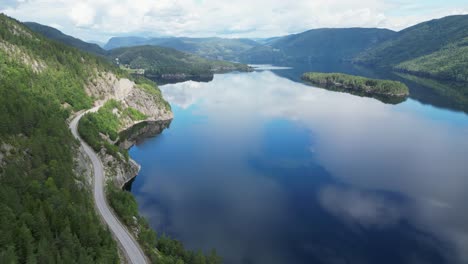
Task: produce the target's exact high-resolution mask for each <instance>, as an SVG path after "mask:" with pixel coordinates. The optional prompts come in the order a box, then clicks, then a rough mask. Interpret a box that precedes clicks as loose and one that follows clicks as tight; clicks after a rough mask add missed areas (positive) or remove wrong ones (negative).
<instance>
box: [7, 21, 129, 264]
mask: <svg viewBox="0 0 468 264" xmlns="http://www.w3.org/2000/svg"><path fill="white" fill-rule="evenodd" d="M114 70H115V68H114V67H112V65H110V64H108V63H107V62H105V61H103V60H102V59H101V58H97V57H95V56H92V55H91V54H89V53H84V52H80V51H78V50H77V49H75V48H71V47H67V46H65V45H63V44H61V43H58V42H55V41H50V40H48V39H46V38H44V37H43V36H41V35H39V34H36V33H35V32H33V31H31V30H30V29H29V28H28V27H26V26H24V25H23V24H22V23H20V22H18V21H16V20H14V19H11V18H9V17H7V16H5V15H3V14H0V93H1V95H2V96H0V120H2V122H1V125H0V233H1V234H2V242H1V243H0V244H1V247H0V262H1V263H73V262H81V263H117V262H119V259H120V258H119V254H118V251H117V246H116V243H115V242H114V240H113V239H112V236H111V234H110V232H109V231H108V230H107V229H105V228H104V226H102V225H101V224H100V223H101V222H100V218H99V217H98V216H97V215H96V213H95V211H94V205H93V202H92V200H91V197H92V196H91V193H90V190H89V188H88V187H87V186H88V180H89V179H88V176H87V175H86V174H85V173H82V172H79V171H77V170H76V169H77V168H79V165H78V164H80V162H81V161H80V158H79V157H78V156H76V155H75V154H76V153H77V152H78V151H77V149H78V148H77V145H76V142H75V139H74V138H73V136H72V134H71V133H70V131H69V129H68V126H67V123H66V120H67V118H68V117H69V116H70V115H71V113H72V112H76V111H79V110H81V109H85V108H89V107H91V106H92V105H93V99H92V98H91V97H90V96H88V95H87V94H86V92H85V88H84V87H85V85H86V84H87V83H88V81H89V80H91V79H92V77H93V76H94V74H95V73H96V71H106V72H113V71H114ZM117 70H118V69H117Z"/></svg>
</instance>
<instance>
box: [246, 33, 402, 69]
mask: <svg viewBox="0 0 468 264" xmlns="http://www.w3.org/2000/svg"><path fill="white" fill-rule="evenodd" d="M394 34H395V32H393V31H391V30H388V29H377V28H322V29H312V30H309V31H306V32H303V33H299V34H293V35H288V36H285V37H281V38H276V39H273V40H271V41H269V42H268V43H267V44H265V45H263V46H260V47H255V48H252V49H251V50H248V51H246V52H244V53H242V54H241V55H240V56H239V58H240V61H242V62H255V63H271V62H279V61H283V62H288V61H301V62H320V61H330V60H331V61H345V60H350V59H352V58H353V57H354V56H356V55H357V54H359V53H360V52H362V51H364V50H366V49H368V48H369V47H371V46H373V45H376V44H378V43H380V42H382V41H385V40H387V39H389V38H391V37H392V36H393V35H394Z"/></svg>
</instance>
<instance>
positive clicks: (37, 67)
mask: <svg viewBox="0 0 468 264" xmlns="http://www.w3.org/2000/svg"><path fill="white" fill-rule="evenodd" d="M27 33H28V32H27ZM0 49H1V50H3V51H5V52H6V53H7V54H9V55H10V56H9V57H10V58H13V59H14V60H16V61H17V62H19V63H22V64H24V65H27V66H29V67H31V69H32V70H33V72H34V73H40V72H42V71H43V70H44V69H46V68H47V65H46V63H45V62H43V61H42V60H40V59H37V58H34V57H33V56H31V55H29V54H27V53H26V52H24V51H23V50H22V49H20V48H19V47H18V46H16V45H12V44H11V43H8V42H4V41H1V40H0Z"/></svg>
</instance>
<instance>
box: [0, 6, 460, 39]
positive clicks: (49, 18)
mask: <svg viewBox="0 0 468 264" xmlns="http://www.w3.org/2000/svg"><path fill="white" fill-rule="evenodd" d="M0 2H1V3H0V11H3V12H5V13H7V14H8V15H11V16H13V17H15V18H17V19H20V20H28V21H36V22H39V23H43V24H59V25H62V26H64V31H65V32H66V33H69V34H74V35H77V36H78V37H82V38H85V39H89V38H92V39H97V38H100V39H103V38H105V37H109V36H113V35H121V34H127V35H128V34H135V33H143V32H150V33H152V34H159V35H174V36H215V35H216V36H229V37H239V36H245V37H269V36H277V35H283V34H289V33H296V32H300V31H304V30H307V29H311V28H319V27H355V26H356V27H387V28H391V29H401V28H403V27H406V26H408V25H412V24H415V23H417V22H421V21H424V20H427V19H430V18H435V17H441V16H445V15H449V14H454V13H457V14H458V13H468V3H462V2H459V1H458V0H451V1H446V4H445V5H444V6H443V7H441V6H440V5H438V6H434V5H430V4H425V5H421V3H422V2H421V1H416V2H415V1H408V3H402V2H403V1H398V2H396V1H395V0H361V1H350V0H315V1H313V0H297V1H294V2H290V1H283V0H256V1H251V0H238V1H229V0H203V1H200V0H185V1H183V0H178V1H174V0H159V1H151V0H131V1H130V0H121V1H111V0H93V1H89V0H84V1H67V0H59V1H51V0H28V1H11V0H7V1H0ZM424 3H425V2H424ZM38 11H39V12H38ZM96 34H98V35H99V36H96Z"/></svg>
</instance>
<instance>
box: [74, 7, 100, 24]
mask: <svg viewBox="0 0 468 264" xmlns="http://www.w3.org/2000/svg"><path fill="white" fill-rule="evenodd" d="M69 15H70V18H71V20H72V21H73V22H74V23H75V25H76V26H78V27H86V26H92V25H93V24H94V17H95V15H96V11H95V9H94V8H93V7H92V6H91V5H89V4H87V3H76V4H75V5H73V6H72V8H71V10H70V13H69Z"/></svg>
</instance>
